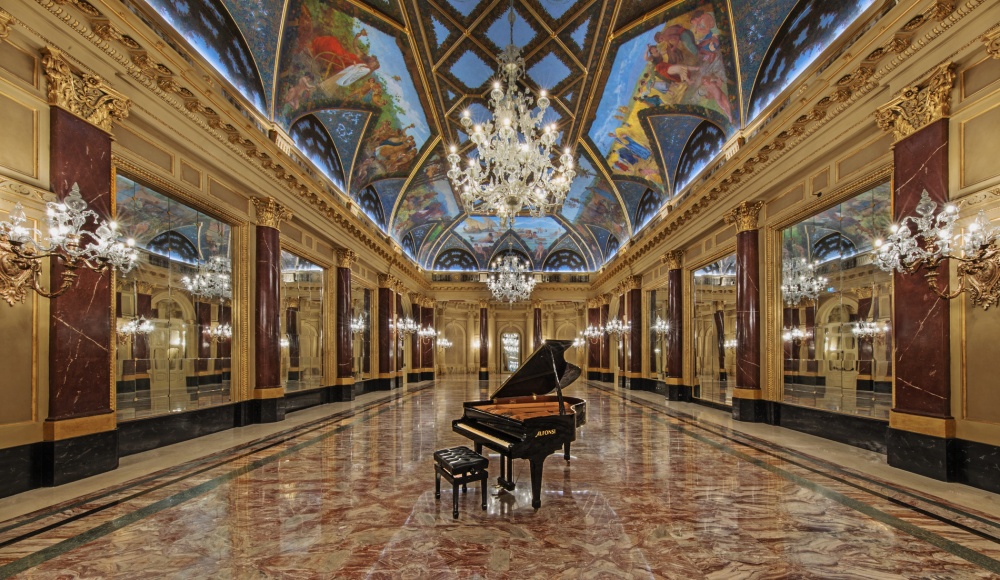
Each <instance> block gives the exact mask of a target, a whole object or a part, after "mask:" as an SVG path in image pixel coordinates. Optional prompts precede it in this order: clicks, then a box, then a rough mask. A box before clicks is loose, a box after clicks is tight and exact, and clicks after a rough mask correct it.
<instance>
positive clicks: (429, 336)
mask: <svg viewBox="0 0 1000 580" xmlns="http://www.w3.org/2000/svg"><path fill="white" fill-rule="evenodd" d="M417 336H418V337H420V340H421V341H422V342H430V341H432V340H434V337H435V336H437V332H435V331H434V329H433V328H431V327H430V326H425V327H423V328H421V329H420V330H418V331H417Z"/></svg>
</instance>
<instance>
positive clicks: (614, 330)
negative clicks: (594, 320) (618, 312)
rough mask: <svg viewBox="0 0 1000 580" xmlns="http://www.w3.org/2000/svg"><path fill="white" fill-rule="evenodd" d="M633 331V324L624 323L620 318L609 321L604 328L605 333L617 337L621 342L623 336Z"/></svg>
mask: <svg viewBox="0 0 1000 580" xmlns="http://www.w3.org/2000/svg"><path fill="white" fill-rule="evenodd" d="M631 330H632V323H631V322H624V321H623V320H621V319H620V318H618V317H615V318H612V319H611V320H609V321H608V324H607V325H605V327H604V332H606V333H608V335H609V336H610V335H615V337H617V338H618V340H619V341H620V340H621V339H622V336H624V335H626V334H628V333H629V332H630V331H631Z"/></svg>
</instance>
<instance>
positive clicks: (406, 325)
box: [389, 316, 420, 344]
mask: <svg viewBox="0 0 1000 580" xmlns="http://www.w3.org/2000/svg"><path fill="white" fill-rule="evenodd" d="M389 329H390V330H393V329H394V330H395V331H396V337H397V338H398V339H399V344H403V341H404V340H406V337H407V336H409V335H411V334H413V333H415V332H417V331H418V330H420V325H419V324H417V322H416V321H415V320H413V319H412V318H410V317H409V316H407V317H406V318H404V319H402V320H397V321H396V323H395V324H393V323H391V322H390V323H389Z"/></svg>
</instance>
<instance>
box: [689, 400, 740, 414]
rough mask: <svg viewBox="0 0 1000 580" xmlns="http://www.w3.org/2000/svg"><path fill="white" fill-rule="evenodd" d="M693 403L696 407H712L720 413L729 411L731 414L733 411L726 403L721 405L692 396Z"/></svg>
mask: <svg viewBox="0 0 1000 580" xmlns="http://www.w3.org/2000/svg"><path fill="white" fill-rule="evenodd" d="M691 402H692V403H694V404H696V405H701V406H703V407H711V408H712V409H718V410H720V411H727V412H730V413H731V412H732V411H733V408H732V406H730V405H727V404H725V403H720V402H717V401H710V400H708V399H702V398H701V397H695V396H692V397H691Z"/></svg>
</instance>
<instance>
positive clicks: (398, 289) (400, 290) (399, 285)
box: [392, 278, 406, 296]
mask: <svg viewBox="0 0 1000 580" xmlns="http://www.w3.org/2000/svg"><path fill="white" fill-rule="evenodd" d="M392 289H393V291H394V292H395V293H396V294H399V295H401V296H402V295H403V294H406V284H404V283H403V281H402V280H400V279H399V278H397V279H396V284H395V285H393V287H392Z"/></svg>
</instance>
